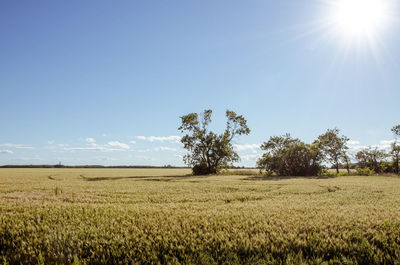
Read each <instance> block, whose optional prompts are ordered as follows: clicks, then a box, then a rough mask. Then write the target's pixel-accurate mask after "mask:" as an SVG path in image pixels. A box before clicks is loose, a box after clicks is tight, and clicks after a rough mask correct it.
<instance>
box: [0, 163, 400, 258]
mask: <svg viewBox="0 0 400 265" xmlns="http://www.w3.org/2000/svg"><path fill="white" fill-rule="evenodd" d="M189 173H190V170H188V169H0V261H2V262H4V263H5V264H7V263H10V264H14V263H15V264H20V263H22V264H38V263H45V264H55V263H57V264H71V263H87V264H222V263H226V264H235V263H236V264H300V263H303V264H321V263H324V262H325V263H327V264H357V263H358V264H384V263H386V264H396V263H397V264H399V263H400V179H399V178H397V177H383V176H373V177H354V176H353V177H336V178H327V177H326V178H277V177H271V178H268V177H265V178H263V177H260V176H256V171H255V172H254V175H243V174H237V175H231V176H228V175H227V176H208V177H194V176H189V175H188V174H189ZM251 173H252V172H246V174H251Z"/></svg>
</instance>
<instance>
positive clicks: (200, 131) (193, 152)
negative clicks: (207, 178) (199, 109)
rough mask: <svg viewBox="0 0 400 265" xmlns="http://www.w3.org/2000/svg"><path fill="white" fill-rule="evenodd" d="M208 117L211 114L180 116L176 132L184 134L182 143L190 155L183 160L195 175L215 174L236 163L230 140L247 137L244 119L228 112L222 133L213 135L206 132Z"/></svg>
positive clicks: (211, 132)
mask: <svg viewBox="0 0 400 265" xmlns="http://www.w3.org/2000/svg"><path fill="white" fill-rule="evenodd" d="M211 114H212V110H205V111H204V113H202V114H197V113H190V114H188V115H185V116H182V117H181V122H182V125H181V126H180V127H179V128H178V129H179V130H180V131H181V132H182V133H183V132H187V134H186V135H184V136H183V137H182V139H181V142H182V143H183V145H184V148H185V149H187V150H188V151H189V152H190V153H189V154H187V155H185V156H184V158H183V160H184V161H185V163H186V164H187V165H189V166H191V167H192V168H193V174H195V175H203V174H215V173H218V172H219V171H220V170H221V169H223V168H227V167H228V166H229V165H230V164H232V163H233V162H237V161H239V155H238V154H237V153H236V152H235V151H234V149H233V145H232V140H233V138H234V137H235V136H238V135H242V134H246V135H247V134H249V133H250V129H249V128H248V127H247V121H246V119H245V118H244V117H243V116H242V115H237V114H236V113H235V112H233V111H230V110H227V111H226V117H227V123H226V129H225V131H224V133H222V134H216V133H214V132H213V131H210V130H209V128H208V126H209V124H210V122H211Z"/></svg>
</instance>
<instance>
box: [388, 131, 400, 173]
mask: <svg viewBox="0 0 400 265" xmlns="http://www.w3.org/2000/svg"><path fill="white" fill-rule="evenodd" d="M391 131H392V132H393V134H394V142H393V143H392V150H391V152H390V153H391V155H392V158H393V169H394V173H396V174H397V175H398V174H399V154H400V144H399V143H398V142H397V140H398V138H400V124H399V125H396V126H394V127H393V128H392V129H391Z"/></svg>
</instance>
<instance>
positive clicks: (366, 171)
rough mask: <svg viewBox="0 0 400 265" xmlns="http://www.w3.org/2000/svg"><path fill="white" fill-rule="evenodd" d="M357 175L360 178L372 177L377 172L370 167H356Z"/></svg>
mask: <svg viewBox="0 0 400 265" xmlns="http://www.w3.org/2000/svg"><path fill="white" fill-rule="evenodd" d="M356 175H358V176H372V175H375V171H374V170H373V169H370V168H368V167H356Z"/></svg>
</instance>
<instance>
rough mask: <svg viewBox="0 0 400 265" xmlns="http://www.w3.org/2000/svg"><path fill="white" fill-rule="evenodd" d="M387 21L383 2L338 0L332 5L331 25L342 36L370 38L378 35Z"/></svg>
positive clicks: (378, 0)
mask: <svg viewBox="0 0 400 265" xmlns="http://www.w3.org/2000/svg"><path fill="white" fill-rule="evenodd" d="M387 19H388V7H387V5H386V3H385V1H384V0H338V1H335V3H334V5H333V10H332V16H331V23H332V24H333V26H334V27H335V28H336V30H337V31H339V32H340V33H342V34H344V35H347V36H350V37H363V36H364V37H370V36H371V35H375V34H378V33H379V31H380V30H381V29H382V28H383V27H384V26H385V24H386V22H387Z"/></svg>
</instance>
